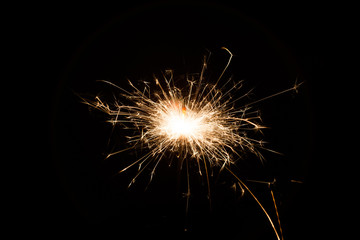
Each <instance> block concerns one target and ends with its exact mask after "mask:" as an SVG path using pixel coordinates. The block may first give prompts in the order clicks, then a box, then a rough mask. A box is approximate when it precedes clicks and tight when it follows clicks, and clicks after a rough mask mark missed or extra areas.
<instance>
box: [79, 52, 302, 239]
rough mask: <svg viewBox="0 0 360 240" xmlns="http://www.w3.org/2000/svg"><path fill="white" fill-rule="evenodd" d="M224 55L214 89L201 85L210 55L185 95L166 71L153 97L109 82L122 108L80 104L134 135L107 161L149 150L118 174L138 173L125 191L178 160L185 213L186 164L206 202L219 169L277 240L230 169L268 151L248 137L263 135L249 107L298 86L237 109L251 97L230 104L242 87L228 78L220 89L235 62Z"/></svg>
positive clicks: (146, 85)
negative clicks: (202, 184)
mask: <svg viewBox="0 0 360 240" xmlns="http://www.w3.org/2000/svg"><path fill="white" fill-rule="evenodd" d="M223 49H224V50H226V51H227V52H228V53H229V55H230V57H229V59H228V62H227V64H226V66H225V67H224V69H223V71H222V72H221V74H220V75H219V77H218V78H217V81H216V83H215V84H210V83H206V82H205V81H204V74H205V71H206V69H207V65H208V59H209V57H210V55H209V56H208V57H206V56H204V61H203V65H202V69H201V72H200V74H198V75H194V76H193V77H192V78H191V79H186V81H187V88H185V89H180V88H178V87H177V86H175V83H174V75H173V71H172V70H167V71H165V72H164V73H163V74H162V80H160V79H159V78H158V77H156V76H154V82H155V84H156V86H157V91H153V90H152V89H150V87H149V86H150V84H149V83H148V82H144V88H143V89H142V90H140V89H139V88H138V87H136V86H135V85H134V84H133V83H132V82H131V81H129V85H130V86H131V89H132V90H130V91H128V90H125V89H123V88H121V87H120V86H118V85H116V84H114V83H112V82H109V81H106V80H101V81H102V82H104V83H107V84H109V85H111V86H113V87H115V88H117V89H119V90H120V92H121V94H120V95H121V97H122V99H124V101H126V102H130V104H123V103H122V102H121V101H119V100H117V101H115V102H113V103H107V102H105V101H104V100H102V99H101V98H100V97H99V96H96V97H95V99H94V100H88V99H85V98H82V100H83V103H85V104H87V105H89V106H90V107H92V108H94V109H97V110H100V111H102V112H104V113H106V114H107V115H108V116H109V119H108V122H109V123H111V124H112V125H113V129H114V127H115V125H120V126H123V127H124V128H127V129H133V130H134V131H135V132H136V134H135V135H134V136H128V137H127V141H128V143H129V146H130V147H128V148H125V149H120V150H118V151H113V152H111V153H109V154H108V155H107V158H109V157H112V156H114V155H116V154H118V153H121V152H123V151H128V150H133V149H136V148H137V147H140V146H141V148H142V149H144V148H146V149H147V150H148V151H147V153H146V154H144V155H143V156H142V157H140V158H138V159H136V160H135V161H133V162H132V163H130V164H129V165H128V166H126V167H125V168H124V169H122V170H120V171H119V173H121V172H124V171H126V170H127V169H129V168H130V167H133V166H136V165H137V166H138V172H137V174H136V175H135V176H134V178H133V179H132V180H131V182H130V184H129V187H130V186H131V185H132V184H134V183H135V181H136V179H137V178H138V176H140V175H141V173H142V172H143V171H144V169H146V168H148V167H150V166H152V170H151V174H150V181H149V183H150V182H151V181H152V179H153V176H154V174H155V172H156V169H157V166H158V165H159V162H160V161H162V160H163V159H165V158H166V159H173V158H176V159H179V161H180V163H181V166H183V164H184V162H185V166H186V172H187V188H188V189H187V193H186V194H185V196H186V198H187V203H186V212H187V211H188V205H189V198H190V195H191V194H190V183H189V165H188V164H189V163H191V162H194V163H195V164H197V166H198V173H199V174H200V175H202V176H203V175H205V177H206V181H207V188H208V198H209V200H210V201H211V198H210V184H209V168H214V167H219V169H220V171H222V170H223V169H226V170H227V171H229V172H230V173H231V174H232V175H233V176H234V177H235V178H236V180H237V181H238V184H239V186H240V188H241V189H246V190H247V191H248V192H249V193H250V195H251V196H252V197H253V198H254V199H255V201H256V202H257V203H258V205H259V206H260V207H261V209H262V210H263V212H264V213H265V215H266V216H267V218H268V219H269V222H270V223H271V225H272V227H273V229H274V232H275V234H276V236H277V238H278V239H280V237H279V234H278V232H277V230H276V228H275V226H274V223H273V221H272V220H271V218H270V216H269V214H268V213H267V212H266V210H265V208H264V207H263V206H262V204H261V203H260V201H259V200H258V199H257V198H256V196H255V195H254V194H253V193H252V192H251V190H250V189H249V188H248V186H246V185H245V183H244V182H243V181H242V180H241V179H240V178H239V177H238V176H237V175H235V174H234V172H233V171H232V170H231V165H233V164H235V162H236V159H238V158H243V157H244V156H245V153H247V152H251V153H253V154H255V155H256V156H257V157H258V158H259V159H260V160H261V161H262V160H263V156H262V154H261V153H260V149H266V150H269V151H272V150H270V149H267V148H265V147H264V142H263V141H262V140H258V139H255V138H254V137H251V136H253V135H256V134H258V133H262V131H261V130H262V129H264V128H265V126H263V125H262V123H261V117H260V113H259V111H257V110H254V109H253V107H252V105H254V104H255V103H258V102H260V101H263V100H266V99H268V98H271V97H274V96H277V95H279V94H283V93H285V92H289V91H293V90H295V91H296V90H297V88H298V87H299V86H300V85H301V83H300V84H297V82H296V83H295V85H294V86H293V87H292V88H290V89H287V90H284V91H281V92H278V93H275V94H273V95H270V96H267V97H265V98H262V99H259V100H256V101H254V102H250V103H247V104H243V105H242V107H237V104H238V103H239V101H240V100H242V99H243V98H245V97H246V96H248V95H249V94H250V92H251V91H249V92H247V93H245V94H243V95H242V96H241V97H238V98H235V99H234V97H233V93H234V92H237V91H238V90H239V89H241V88H242V85H243V81H238V82H234V81H233V80H232V78H229V79H228V80H227V81H226V83H225V84H224V85H222V86H219V82H220V79H222V78H223V76H224V73H225V72H226V70H227V68H228V66H229V64H230V62H231V59H232V57H233V54H232V53H231V52H230V50H228V49H227V48H225V47H224V48H223ZM203 172H204V173H203ZM274 201H275V200H274ZM279 223H280V222H279Z"/></svg>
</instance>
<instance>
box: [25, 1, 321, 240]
mask: <svg viewBox="0 0 360 240" xmlns="http://www.w3.org/2000/svg"><path fill="white" fill-rule="evenodd" d="M33 19H35V21H34V22H33V24H31V28H30V30H31V31H30V32H31V33H32V34H33V35H34V37H36V39H37V40H36V42H37V45H36V46H39V49H41V51H40V52H39V55H40V58H41V59H42V60H43V61H42V63H41V64H39V65H40V66H38V67H37V69H39V70H40V69H41V72H42V75H43V76H44V77H43V78H41V80H39V81H38V82H37V85H36V86H38V87H37V88H38V90H39V92H41V94H39V96H41V99H39V101H41V102H42V107H41V109H42V111H41V113H40V116H42V118H41V119H46V121H45V122H44V123H43V124H42V126H45V127H46V133H45V135H44V136H42V138H41V141H39V143H37V144H36V145H37V146H38V148H37V149H38V150H39V153H38V160H37V161H35V162H34V163H33V164H32V167H33V168H34V171H33V172H34V174H32V176H31V178H30V179H31V180H34V181H29V182H27V183H24V185H26V189H27V190H29V194H26V197H24V198H21V200H20V202H21V204H22V205H23V206H24V207H25V211H23V215H20V218H21V219H33V220H32V221H34V222H36V223H38V224H46V225H50V226H61V227H64V226H65V227H66V226H68V225H69V224H78V223H94V224H114V225H115V226H116V228H117V229H119V230H122V231H125V230H129V229H132V230H135V231H144V232H152V231H155V232H165V231H172V232H173V233H177V232H183V229H184V227H188V228H189V230H190V231H189V233H190V234H191V233H202V234H209V235H211V234H213V233H228V234H229V235H230V234H231V235H236V236H243V237H244V239H270V238H272V237H273V238H274V239H275V237H274V234H273V233H272V232H271V231H272V230H271V228H270V225H269V223H268V222H267V219H266V218H265V216H264V214H263V213H262V212H261V210H260V209H259V207H258V206H257V205H256V204H255V202H254V201H253V200H252V199H251V197H250V196H249V194H245V196H244V197H243V198H240V197H239V196H238V194H234V193H233V192H232V191H231V190H230V187H231V186H230V185H231V183H232V181H233V180H231V177H230V176H227V175H226V174H220V175H221V176H220V177H217V178H216V177H214V178H213V179H212V180H211V181H212V199H213V201H212V202H213V204H212V205H213V206H212V208H213V209H212V211H210V210H209V209H208V201H207V200H206V197H205V195H206V186H202V184H203V181H202V180H201V179H198V178H197V177H196V174H193V175H194V176H192V192H193V193H194V196H193V197H192V198H191V199H190V209H189V215H188V217H186V216H185V200H184V198H182V193H183V192H184V191H185V188H184V186H185V178H184V171H182V172H180V173H179V170H178V169H177V167H176V166H174V167H172V168H168V167H167V166H166V163H164V164H163V165H164V166H160V167H159V170H158V171H157V174H156V175H155V178H154V181H153V183H152V184H151V185H150V186H149V188H148V189H147V190H146V191H144V188H145V186H146V183H147V181H148V176H149V175H148V172H145V173H144V174H143V175H142V176H140V177H139V179H140V180H139V181H138V182H137V184H135V186H134V187H132V188H130V189H127V188H126V186H127V184H128V183H129V181H130V180H131V177H132V176H134V174H135V173H136V169H133V170H130V171H129V172H127V173H125V174H122V175H118V176H114V174H115V173H116V172H117V171H118V170H120V169H121V168H122V167H123V166H124V164H125V163H124V162H126V161H131V159H136V157H137V156H135V155H134V154H132V153H129V154H123V155H120V156H118V157H114V158H111V159H108V160H106V161H104V156H105V154H106V152H107V151H109V146H108V145H107V141H108V138H109V135H110V130H111V127H110V126H108V124H106V123H105V122H104V120H105V118H106V116H104V115H102V114H100V113H98V112H96V111H89V109H88V108H87V107H86V106H85V105H82V104H81V103H80V100H79V98H78V97H77V96H76V94H75V93H77V94H85V95H89V96H91V95H92V96H94V95H96V94H106V93H109V92H112V90H111V89H110V88H108V87H106V86H104V84H101V83H99V82H96V80H100V79H105V80H109V81H112V82H114V83H117V84H119V85H120V86H122V87H125V88H127V87H128V85H127V79H131V80H132V81H133V82H136V81H137V80H146V81H151V80H152V75H153V74H161V71H164V70H165V69H174V71H175V75H176V74H179V75H181V74H186V73H193V72H199V71H200V69H201V63H202V59H203V56H204V55H206V54H207V53H208V51H211V52H212V56H211V58H212V60H211V62H210V63H211V64H210V67H211V68H210V67H209V78H210V79H209V80H210V81H215V80H216V76H218V75H219V73H220V72H221V70H222V68H223V66H224V65H225V64H226V61H227V57H228V55H227V53H226V52H225V51H223V50H221V49H220V48H221V47H223V46H225V47H227V48H228V49H230V50H231V51H232V52H233V54H234V58H233V61H232V63H231V65H230V67H229V69H228V72H227V74H226V76H225V77H226V78H228V77H230V76H231V75H233V76H234V79H237V80H245V86H244V90H243V92H242V91H240V94H241V93H244V92H245V91H246V90H249V89H250V88H253V87H255V90H254V96H252V98H253V99H259V98H261V97H265V96H268V95H270V94H273V93H276V92H278V91H281V90H284V89H287V88H289V87H292V86H293V84H294V83H295V80H296V79H298V81H299V82H302V81H304V84H303V85H302V86H301V88H300V89H299V93H298V94H295V93H294V92H292V93H287V94H285V95H282V96H278V97H276V98H273V99H270V100H267V101H265V102H262V103H259V104H257V105H255V108H257V109H260V110H261V113H262V119H263V121H264V124H265V125H266V126H269V127H270V128H269V129H267V130H265V131H264V136H263V139H264V140H266V141H268V142H269V144H268V147H269V148H271V149H274V150H277V151H280V152H282V153H283V154H284V155H283V156H279V155H274V154H269V153H264V154H265V156H266V159H267V161H266V162H265V165H264V166H263V165H261V163H256V159H253V158H251V157H249V161H250V162H251V164H246V163H241V162H240V163H239V169H238V170H237V171H238V172H237V173H238V174H239V175H240V176H242V177H244V179H252V178H257V179H261V180H267V181H271V180H272V179H273V178H274V177H275V178H276V179H277V180H278V184H277V185H275V186H274V192H275V195H276V197H277V199H278V204H279V205H278V207H279V211H280V217H281V220H282V224H283V230H284V235H285V239H305V238H306V239H311V236H312V235H314V234H315V233H314V230H317V229H318V225H317V223H318V221H320V219H322V218H323V215H324V213H326V212H327V210H325V208H324V205H323V202H324V201H323V200H324V198H325V196H326V192H325V190H322V189H324V188H323V186H324V185H326V183H324V182H325V181H324V180H323V178H322V171H321V169H322V167H323V166H324V164H325V163H327V161H328V159H326V158H325V157H324V156H323V148H322V147H321V146H323V145H324V142H323V141H324V140H323V139H322V138H321V134H320V132H321V131H322V125H321V124H320V123H321V122H322V118H323V113H324V111H325V110H324V109H323V108H322V104H321V102H322V98H323V96H322V94H321V92H322V90H323V87H324V85H325V82H326V79H325V76H324V74H323V69H324V58H325V54H324V53H325V51H326V49H327V45H326V44H324V39H326V37H327V35H326V34H327V29H328V19H327V15H326V14H325V13H324V12H323V10H322V9H320V8H317V7H316V6H309V5H302V3H300V2H298V3H294V4H291V5H286V6H283V5H278V6H275V5H269V6H263V7H261V8H258V7H254V8H245V7H244V6H241V5H238V4H230V3H215V2H213V3H206V4H205V3H202V4H200V3H199V4H187V3H177V4H162V3H151V4H150V3H148V4H125V5H123V6H119V7H116V8H115V7H113V8H110V7H109V8H100V7H98V6H90V7H89V6H87V7H85V6H81V7H79V6H71V5H61V6H60V5H59V6H55V5H54V6H49V7H48V8H47V9H46V11H43V12H41V13H40V14H36V15H34V16H33ZM39 83H40V84H39ZM113 92H114V91H113ZM115 92H116V91H115ZM118 135H119V136H118V137H119V138H121V133H118ZM120 143H121V144H122V142H120ZM327 164H328V163H327ZM215 178H216V179H215ZM291 180H299V181H302V182H303V183H302V184H296V183H291ZM248 184H249V187H251V188H252V189H254V192H255V193H256V194H257V195H258V196H259V198H260V199H261V200H262V201H263V202H264V205H266V206H267V208H268V209H269V213H270V214H271V216H272V217H273V219H274V221H276V217H275V212H274V211H273V209H272V205H271V198H270V192H269V190H268V188H267V187H266V186H264V185H261V184H254V183H248ZM28 185H29V186H28ZM275 224H276V223H275ZM316 232H319V231H316Z"/></svg>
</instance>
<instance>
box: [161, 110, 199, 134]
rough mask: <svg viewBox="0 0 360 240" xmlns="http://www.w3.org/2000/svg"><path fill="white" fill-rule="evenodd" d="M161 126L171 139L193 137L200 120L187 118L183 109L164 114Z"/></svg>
mask: <svg viewBox="0 0 360 240" xmlns="http://www.w3.org/2000/svg"><path fill="white" fill-rule="evenodd" d="M163 124H164V125H163V130H165V132H166V134H167V135H168V137H170V138H171V139H177V138H181V137H186V138H189V137H191V136H195V135H196V134H198V132H199V128H200V127H201V126H200V124H201V123H200V119H198V118H194V117H191V116H189V114H187V113H186V111H185V109H184V108H183V109H182V110H181V111H179V110H175V111H171V112H169V113H168V114H166V116H165V119H164V123H163Z"/></svg>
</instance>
